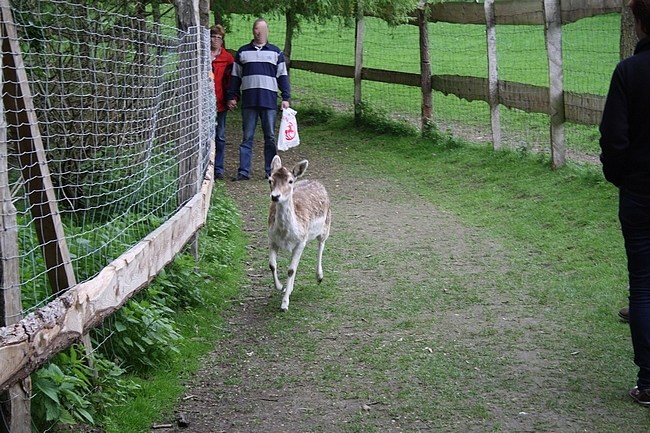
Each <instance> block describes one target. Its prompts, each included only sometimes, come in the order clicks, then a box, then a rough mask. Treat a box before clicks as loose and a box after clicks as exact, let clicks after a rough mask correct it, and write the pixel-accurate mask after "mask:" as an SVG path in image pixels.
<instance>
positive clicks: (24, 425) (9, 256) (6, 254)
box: [0, 56, 32, 433]
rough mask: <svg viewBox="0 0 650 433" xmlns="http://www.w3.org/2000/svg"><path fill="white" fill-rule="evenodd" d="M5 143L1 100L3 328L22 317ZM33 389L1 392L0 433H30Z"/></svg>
mask: <svg viewBox="0 0 650 433" xmlns="http://www.w3.org/2000/svg"><path fill="white" fill-rule="evenodd" d="M1 61H2V57H1V56H0V62H1ZM6 143H7V124H6V122H5V110H4V104H3V103H2V99H0V327H5V326H9V325H13V324H15V323H18V322H19V321H20V319H21V317H22V303H21V295H20V263H19V260H18V259H19V256H18V224H17V221H16V208H15V207H14V205H13V202H12V201H11V190H10V188H9V175H8V173H9V167H8V165H7V145H6ZM31 389H32V383H31V379H30V378H29V377H27V378H26V379H23V380H21V381H19V382H18V383H16V384H15V385H12V386H10V387H9V388H8V389H7V390H5V391H3V392H0V433H30V432H31V415H30V407H31V404H30V397H31Z"/></svg>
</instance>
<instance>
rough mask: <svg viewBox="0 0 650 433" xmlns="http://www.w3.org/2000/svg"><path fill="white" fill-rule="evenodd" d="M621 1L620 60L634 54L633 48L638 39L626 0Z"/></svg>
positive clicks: (632, 16)
mask: <svg viewBox="0 0 650 433" xmlns="http://www.w3.org/2000/svg"><path fill="white" fill-rule="evenodd" d="M622 1H623V10H622V12H621V45H620V50H621V52H620V55H621V60H623V59H626V58H628V57H630V56H631V55H632V54H634V47H635V46H636V43H637V40H638V38H637V37H636V32H635V31H634V15H632V10H631V9H630V8H629V7H627V6H626V4H627V0H622Z"/></svg>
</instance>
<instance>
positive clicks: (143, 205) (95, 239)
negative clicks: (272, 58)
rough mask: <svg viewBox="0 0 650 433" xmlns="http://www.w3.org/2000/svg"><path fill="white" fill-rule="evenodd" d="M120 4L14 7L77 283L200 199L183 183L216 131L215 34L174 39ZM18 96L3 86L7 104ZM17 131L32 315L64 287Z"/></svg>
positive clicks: (15, 174) (23, 264)
mask: <svg viewBox="0 0 650 433" xmlns="http://www.w3.org/2000/svg"><path fill="white" fill-rule="evenodd" d="M124 7H125V10H123V11H120V10H106V9H104V8H101V5H97V4H96V3H95V2H76V1H61V0H53V1H48V2H42V1H33V0H16V1H13V2H12V11H13V19H14V21H15V25H16V32H17V36H18V42H19V46H20V50H21V52H22V59H23V62H24V67H25V71H26V76H27V80H28V83H27V85H28V87H29V89H31V94H32V98H33V104H34V108H35V113H36V117H37V119H38V124H37V125H32V127H33V128H35V129H34V130H35V131H37V132H36V134H39V135H40V138H41V140H42V143H43V147H44V149H45V154H46V159H47V165H48V168H49V174H50V177H51V182H52V186H53V190H54V193H55V196H56V199H57V206H58V211H59V214H60V217H61V220H62V223H63V225H64V232H65V237H66V239H65V241H66V243H67V245H68V248H69V250H70V258H71V262H72V266H73V269H74V271H75V275H76V279H77V282H82V281H85V280H87V279H90V278H92V277H93V276H95V275H97V273H98V272H99V271H100V270H101V269H102V268H103V267H104V266H106V265H107V264H108V263H110V262H111V261H112V260H114V259H115V258H116V257H118V256H119V255H120V254H122V253H123V252H125V251H126V250H128V249H129V248H130V247H132V246H133V245H135V244H136V243H137V242H138V241H140V240H141V239H142V238H143V237H145V236H146V235H147V234H149V233H150V232H151V231H152V230H154V229H155V228H156V227H158V226H159V225H160V224H161V223H163V222H164V221H165V220H167V219H168V218H169V217H170V216H171V215H172V214H174V212H175V211H176V210H177V209H178V208H179V207H180V206H181V205H182V204H183V202H184V200H186V199H187V197H190V196H191V194H193V193H194V191H196V189H197V188H198V186H199V185H198V184H194V185H188V184H187V182H185V181H184V180H183V178H182V177H183V176H187V175H188V172H189V171H191V170H196V171H197V173H198V172H200V173H203V172H204V171H205V169H206V167H207V166H208V150H209V142H210V139H211V137H212V136H213V134H214V117H215V103H214V91H213V90H212V87H211V84H210V81H209V70H210V69H209V59H208V52H209V50H207V49H206V47H207V46H208V44H209V39H208V34H207V31H205V30H204V29H199V28H192V29H190V30H189V31H188V32H186V33H178V30H177V29H176V28H174V27H171V26H167V25H165V24H162V23H156V22H153V21H152V20H151V19H150V18H147V17H146V16H145V14H144V11H142V14H140V15H141V16H138V13H137V11H136V13H135V14H134V13H133V11H130V10H128V8H129V6H128V5H125V6H124ZM4 54H5V55H6V54H7V53H6V51H5V53H4ZM5 67H6V65H5ZM11 97H12V95H9V94H7V92H6V89H5V91H3V98H11ZM21 131H22V129H21V128H19V127H9V129H8V140H7V149H8V159H7V162H8V168H7V169H8V177H9V182H10V188H11V191H12V201H13V204H14V206H15V208H16V210H17V224H18V234H19V245H20V271H21V275H20V280H21V281H20V282H21V285H22V296H23V307H24V310H23V312H22V315H25V314H26V313H29V312H30V311H33V310H35V309H37V308H39V307H41V306H43V305H45V304H46V303H48V302H49V301H51V300H52V299H53V298H54V297H55V296H56V295H57V292H58V289H57V288H56V287H51V284H48V278H47V271H48V269H46V264H45V261H44V259H43V254H42V248H43V245H42V244H41V240H40V239H41V238H42V237H39V236H37V233H36V232H35V231H36V227H37V226H36V225H35V224H34V219H33V212H32V210H33V207H34V206H35V204H34V203H32V202H30V199H29V197H28V191H27V189H26V188H25V185H26V184H27V183H28V182H29V179H25V174H26V173H27V170H26V169H25V156H26V152H27V151H26V150H25V146H24V141H25V137H24V136H21ZM188 164H191V165H192V166H193V167H194V168H193V169H192V168H190V169H188V168H187V167H185V168H184V166H187V165H188ZM199 179H202V177H200V178H199ZM182 188H189V189H191V190H192V191H193V192H192V193H191V194H189V195H187V194H183V191H181V189H182ZM5 289H6V288H5Z"/></svg>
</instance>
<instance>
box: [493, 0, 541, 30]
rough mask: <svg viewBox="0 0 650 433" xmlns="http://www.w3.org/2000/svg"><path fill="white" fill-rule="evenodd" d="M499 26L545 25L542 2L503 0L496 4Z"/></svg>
mask: <svg viewBox="0 0 650 433" xmlns="http://www.w3.org/2000/svg"><path fill="white" fill-rule="evenodd" d="M494 16H495V19H496V22H497V24H517V25H524V24H537V25H543V24H544V10H543V8H542V3H541V0H501V1H496V2H495V4H494Z"/></svg>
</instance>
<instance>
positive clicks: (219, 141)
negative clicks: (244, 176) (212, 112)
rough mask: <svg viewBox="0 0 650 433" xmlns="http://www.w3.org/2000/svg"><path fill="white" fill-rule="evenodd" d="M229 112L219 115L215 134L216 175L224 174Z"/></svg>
mask: <svg viewBox="0 0 650 433" xmlns="http://www.w3.org/2000/svg"><path fill="white" fill-rule="evenodd" d="M227 114H228V111H227V110H226V111H222V112H220V113H217V129H216V132H215V139H214V140H215V145H216V146H215V147H216V156H215V158H214V173H215V174H223V172H224V168H223V162H224V161H223V159H224V153H225V152H226V115H227Z"/></svg>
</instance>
